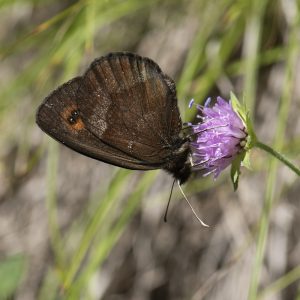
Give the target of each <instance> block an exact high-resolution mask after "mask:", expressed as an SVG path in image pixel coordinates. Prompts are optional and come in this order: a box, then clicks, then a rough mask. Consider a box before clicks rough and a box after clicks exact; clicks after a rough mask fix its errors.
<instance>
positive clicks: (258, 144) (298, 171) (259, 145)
mask: <svg viewBox="0 0 300 300" xmlns="http://www.w3.org/2000/svg"><path fill="white" fill-rule="evenodd" d="M255 147H257V148H260V149H262V150H264V151H266V152H267V153H269V154H271V155H273V156H274V157H276V158H277V159H278V160H280V161H281V162H282V163H283V164H285V165H286V166H287V167H289V168H290V169H291V170H292V171H294V172H295V173H296V174H297V175H298V176H300V169H299V168H297V167H296V166H295V165H294V164H292V163H291V162H290V161H289V160H288V159H287V158H286V157H285V156H283V155H282V154H280V153H279V152H277V151H275V150H274V149H273V148H271V147H270V146H268V145H266V144H264V143H262V142H258V141H257V142H256V143H255Z"/></svg>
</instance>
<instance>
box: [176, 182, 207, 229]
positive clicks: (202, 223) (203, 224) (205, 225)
mask: <svg viewBox="0 0 300 300" xmlns="http://www.w3.org/2000/svg"><path fill="white" fill-rule="evenodd" d="M177 184H178V187H179V189H180V191H181V194H182V195H183V197H184V199H185V200H186V202H187V203H188V205H189V206H190V208H191V210H192V212H193V214H194V215H195V217H196V218H197V220H198V221H199V222H200V223H201V225H202V226H204V227H209V226H208V225H207V224H205V223H204V222H203V221H202V220H201V219H200V218H199V217H198V215H197V213H196V212H195V210H194V208H193V206H192V204H191V203H190V201H189V200H188V198H187V197H186V195H185V194H184V192H183V190H182V188H181V185H180V182H179V180H177Z"/></svg>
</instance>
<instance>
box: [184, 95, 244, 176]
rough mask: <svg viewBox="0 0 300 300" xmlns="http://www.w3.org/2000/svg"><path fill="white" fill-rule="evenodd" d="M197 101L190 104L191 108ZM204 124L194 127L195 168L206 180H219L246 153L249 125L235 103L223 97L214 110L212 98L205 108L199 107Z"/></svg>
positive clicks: (192, 147)
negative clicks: (207, 178) (220, 175)
mask: <svg viewBox="0 0 300 300" xmlns="http://www.w3.org/2000/svg"><path fill="white" fill-rule="evenodd" d="M192 105H193V100H192V101H191V102H190V105H189V106H190V107H191V106H192ZM197 109H198V110H199V115H198V116H197V117H198V118H199V119H200V122H199V123H198V124H196V125H191V128H192V131H193V132H192V135H193V136H194V137H195V138H194V140H193V141H192V142H191V149H192V166H193V169H194V170H199V169H200V170H203V171H204V176H206V175H208V174H211V173H213V174H214V178H217V177H218V176H219V174H220V173H221V171H223V170H224V169H225V168H226V167H227V166H229V165H230V164H231V163H232V162H233V160H234V159H235V158H236V157H237V155H238V154H239V153H241V152H242V151H244V147H245V145H246V139H247V136H248V133H247V130H246V127H245V124H244V123H243V121H242V119H241V118H240V116H239V115H238V114H237V113H236V112H235V111H234V110H233V108H232V104H231V102H227V101H225V100H224V99H222V98H221V97H218V98H217V102H216V103H215V104H214V105H213V106H210V98H209V99H208V100H207V101H206V103H205V105H204V106H202V105H197Z"/></svg>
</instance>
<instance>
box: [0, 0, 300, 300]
mask: <svg viewBox="0 0 300 300" xmlns="http://www.w3.org/2000/svg"><path fill="white" fill-rule="evenodd" d="M299 5H300V3H299V1H296V0H289V1H288V0H281V1H279V0H237V1H233V0H211V1H204V0H191V1H187V0H173V1H171V0H144V1H141V0H100V1H96V0H81V1H50V0H44V1H38V0H28V1H26V0H14V1H12V0H1V1H0V40H1V43H0V59H1V65H0V66H1V67H0V137H1V140H0V159H1V160H0V299H22V300H23V299H26V300H27V299H28V300H30V299H42V300H44V299H46V300H47V299H49V300H50V299H91V300H92V299H112V300H117V299H138V300H139V299H141V300H143V299H172V300H174V299H175V300H177V299H178V300H179V299H194V300H198V299H214V300H215V299H222V300H224V299H230V300H235V299H237V300H241V299H250V300H253V299H276V300H279V299H297V300H300V284H299V278H300V204H299V194H300V184H299V179H297V178H296V176H295V175H294V174H292V172H291V171H290V170H288V169H287V168H286V167H284V166H282V165H280V164H278V163H277V162H275V161H274V160H271V159H270V157H268V156H267V155H266V154H265V153H261V152H260V151H258V150H254V151H253V152H252V168H253V170H252V171H247V170H244V169H242V175H241V180H240V185H239V189H238V191H237V192H235V193H234V192H233V188H232V186H231V183H230V181H229V175H228V172H224V174H223V175H222V176H220V177H219V178H218V179H217V180H216V181H213V179H212V178H211V177H208V178H204V179H203V178H200V177H199V176H197V174H196V175H195V178H194V179H193V180H191V181H190V182H189V183H188V184H186V185H184V190H185V193H186V194H187V196H188V197H189V199H190V200H191V202H192V203H193V206H194V208H195V210H196V211H197V212H198V213H199V215H200V217H201V218H202V219H203V220H205V221H206V222H207V223H208V224H210V228H208V229H207V228H203V227H201V226H200V224H199V223H197V221H196V219H195V218H194V216H193V215H192V212H191V210H190V209H189V207H188V206H187V205H186V203H185V202H184V201H182V195H181V194H180V193H179V191H178V189H177V188H175V189H174V193H173V199H172V202H171V208H170V211H169V217H168V222H167V223H164V222H163V214H164V211H165V207H166V203H167V200H168V197H169V193H170V188H171V184H172V178H171V177H170V176H168V175H167V174H165V173H164V172H162V171H151V172H150V171H149V172H144V173H143V172H134V171H127V170H122V169H119V168H116V167H112V166H109V165H107V164H104V163H101V162H97V161H94V160H92V159H89V158H86V157H83V156H81V155H78V154H77V153H74V152H72V151H70V150H69V149H66V148H64V147H63V146H61V145H58V143H56V142H55V141H52V140H51V139H50V138H49V137H47V136H46V135H45V134H43V133H42V132H41V130H40V129H39V128H38V127H37V126H36V125H35V111H36V108H37V106H38V105H39V104H40V103H41V101H42V100H43V98H44V97H45V96H47V95H48V94H49V93H50V92H51V91H52V90H53V89H54V88H56V87H57V86H58V85H59V84H61V83H63V82H64V81H66V80H68V79H70V78H72V77H74V76H76V75H79V74H82V73H83V71H84V70H85V69H86V68H87V66H88V65H89V63H90V62H91V61H92V60H93V59H94V58H96V57H99V56H101V55H105V54H107V53H109V52H112V51H131V52H136V53H138V54H140V55H143V56H147V57H150V58H152V59H153V60H155V61H156V62H157V63H158V64H159V65H160V67H161V68H162V70H163V71H164V72H166V73H167V74H169V75H170V76H171V77H172V78H174V80H175V82H176V84H177V90H178V101H179V107H180V110H181V115H182V119H183V120H184V121H191V120H193V117H194V113H195V111H194V110H188V108H187V104H188V102H189V100H190V99H191V98H194V99H195V101H196V102H198V103H201V102H203V101H204V100H205V99H206V98H207V97H208V96H212V97H216V96H217V95H221V96H223V97H224V98H228V97H229V93H230V91H234V92H235V94H236V95H238V96H239V98H240V99H244V101H245V102H246V104H247V106H248V108H249V109H250V111H251V114H252V116H253V120H254V124H255V128H256V132H257V135H258V136H259V138H260V140H262V141H263V142H265V143H268V144H270V145H273V146H274V147H275V148H276V149H277V150H280V151H281V152H282V153H284V154H285V155H286V156H287V157H289V158H290V159H291V160H293V161H294V162H295V163H296V164H297V163H298V165H299V164H300V155H299V153H300V151H299V150H300V118H299V113H300V89H299V86H300V85H299V84H298V82H300V78H299V76H300V75H299V74H300V60H299V58H300V56H299V53H300V52H299V45H300V44H299V37H300V27H299V24H300V23H299V22H300V19H299V16H300V14H299Z"/></svg>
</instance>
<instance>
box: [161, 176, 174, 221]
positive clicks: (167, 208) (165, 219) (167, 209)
mask: <svg viewBox="0 0 300 300" xmlns="http://www.w3.org/2000/svg"><path fill="white" fill-rule="evenodd" d="M175 181H176V179H174V180H173V183H172V187H171V192H170V196H169V200H168V204H167V207H166V211H165V215H164V221H165V222H167V215H168V211H169V206H170V202H171V198H172V192H173V188H174V184H175Z"/></svg>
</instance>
